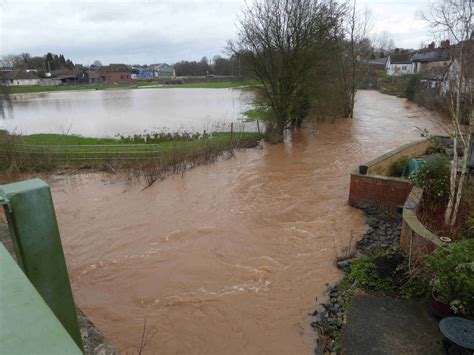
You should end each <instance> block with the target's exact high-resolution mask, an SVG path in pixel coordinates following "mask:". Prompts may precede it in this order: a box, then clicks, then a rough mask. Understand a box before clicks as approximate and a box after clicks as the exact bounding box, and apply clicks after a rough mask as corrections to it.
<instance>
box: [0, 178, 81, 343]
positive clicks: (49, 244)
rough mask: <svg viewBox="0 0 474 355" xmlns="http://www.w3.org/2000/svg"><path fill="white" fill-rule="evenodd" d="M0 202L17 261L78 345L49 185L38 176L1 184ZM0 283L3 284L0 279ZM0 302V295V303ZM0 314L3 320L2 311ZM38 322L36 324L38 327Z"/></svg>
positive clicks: (70, 296) (76, 325)
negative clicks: (37, 177)
mask: <svg viewBox="0 0 474 355" xmlns="http://www.w3.org/2000/svg"><path fill="white" fill-rule="evenodd" d="M0 203H3V205H4V209H5V214H6V216H7V220H8V226H9V229H10V235H11V236H12V239H13V245H14V248H15V254H16V257H17V262H18V265H19V266H20V267H21V269H22V270H23V272H24V273H25V275H26V276H27V277H28V279H29V280H30V282H31V284H32V285H33V286H34V287H35V288H36V290H37V291H38V293H39V294H40V295H41V297H42V298H43V300H44V301H45V302H46V304H47V305H48V306H49V308H50V309H51V310H52V312H53V313H54V315H55V316H56V317H57V319H58V320H59V321H60V322H61V324H62V325H63V327H64V328H65V329H66V331H67V332H68V333H69V335H70V336H71V338H72V339H73V340H74V342H75V343H76V344H77V346H78V347H79V348H80V349H82V341H81V333H80V330H79V325H78V322H77V315H76V309H75V304H74V300H73V296H72V291H71V285H70V283H69V276H68V272H67V268H66V261H65V259H64V253H63V248H62V245H61V239H60V235H59V228H58V223H57V221H56V214H55V212H54V206H53V199H52V197H51V191H50V189H49V186H48V185H47V184H46V183H45V182H44V181H42V180H40V179H33V180H27V181H21V182H17V183H13V184H8V185H1V186H0ZM1 287H2V288H4V285H3V283H2V285H1ZM4 302H5V300H4V299H2V300H1V303H2V304H3V303H4ZM13 303H14V302H13ZM0 316H1V317H2V321H3V315H0ZM41 324H42V323H38V324H37V325H36V326H37V327H38V328H41V327H42V325H41ZM2 328H3V326H2Z"/></svg>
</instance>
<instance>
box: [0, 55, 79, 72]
mask: <svg viewBox="0 0 474 355" xmlns="http://www.w3.org/2000/svg"><path fill="white" fill-rule="evenodd" d="M0 66H1V67H3V68H10V69H19V70H26V69H35V70H37V71H38V72H40V73H48V72H53V71H57V70H64V69H68V70H72V69H74V63H73V61H72V60H70V59H66V58H65V57H64V55H63V54H59V55H58V54H53V53H47V54H45V55H44V56H31V55H30V54H29V53H21V54H10V55H6V56H4V57H3V58H2V59H1V61H0Z"/></svg>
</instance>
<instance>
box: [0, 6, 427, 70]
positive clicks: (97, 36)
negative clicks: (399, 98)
mask: <svg viewBox="0 0 474 355" xmlns="http://www.w3.org/2000/svg"><path fill="white" fill-rule="evenodd" d="M250 1H251V0H250ZM358 2H359V3H360V5H361V6H362V7H363V6H367V7H368V8H369V9H370V10H371V12H372V18H373V31H374V32H382V31H387V32H389V33H390V35H391V37H392V38H393V40H394V41H395V44H396V45H397V46H398V47H405V48H418V47H419V45H420V43H421V42H427V40H428V38H429V29H428V28H427V26H426V24H425V23H424V21H422V20H421V19H419V18H418V17H417V16H416V13H417V11H420V10H421V11H423V10H425V9H426V8H427V7H428V4H429V2H428V0H359V1H358ZM243 4H244V0H219V1H217V0H194V1H192V0H155V1H143V0H142V1H127V0H113V1H112V0H111V1H105V0H94V1H79V0H70V1H68V0H55V1H46V0H23V1H20V0H0V12H1V13H0V51H1V53H0V54H1V55H5V54H12V53H13V54H17V53H21V52H28V53H31V54H32V55H43V54H45V53H47V52H53V53H58V54H59V53H63V54H64V55H65V57H66V58H70V59H72V60H73V61H74V62H75V63H81V64H85V65H87V64H92V62H93V61H94V60H96V59H99V60H100V61H101V62H102V63H103V64H108V63H129V64H150V63H152V62H157V63H160V62H168V63H174V62H176V61H179V60H195V59H200V58H201V57H203V56H207V57H209V58H211V57H213V56H214V55H225V52H224V50H225V45H226V42H227V40H229V39H232V38H233V37H234V36H235V33H236V23H237V16H238V14H239V13H240V11H241V9H242V6H243Z"/></svg>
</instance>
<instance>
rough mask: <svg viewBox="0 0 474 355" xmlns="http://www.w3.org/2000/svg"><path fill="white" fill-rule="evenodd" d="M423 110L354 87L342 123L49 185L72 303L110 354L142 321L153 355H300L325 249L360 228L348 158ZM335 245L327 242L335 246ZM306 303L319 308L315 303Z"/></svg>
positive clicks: (407, 131)
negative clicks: (222, 153) (132, 171)
mask: <svg viewBox="0 0 474 355" xmlns="http://www.w3.org/2000/svg"><path fill="white" fill-rule="evenodd" d="M434 119H435V116H434V114H432V113H431V112H429V111H427V110H424V109H422V108H418V107H416V106H415V105H413V104H410V103H407V102H406V101H405V100H402V99H397V98H394V97H390V96H385V95H381V94H379V93H377V92H371V91H364V92H361V93H360V94H359V96H358V100H357V107H356V115H355V118H354V119H352V120H351V119H341V120H338V121H336V122H335V123H318V124H317V125H315V126H314V127H309V128H307V129H303V130H299V131H296V132H293V133H292V134H291V135H290V136H289V137H288V141H287V142H286V143H285V144H280V145H274V146H269V145H266V146H264V147H262V148H261V149H259V148H257V149H248V150H245V151H241V152H237V154H236V156H235V158H230V159H227V160H225V159H222V160H221V161H219V162H217V163H215V164H211V165H207V166H200V167H197V168H194V169H192V170H191V171H189V172H187V173H185V174H184V176H183V177H181V176H176V177H169V178H167V179H165V180H163V181H161V182H157V183H155V184H154V185H153V186H151V187H150V188H147V189H145V190H143V187H142V186H139V185H130V184H129V185H127V184H126V183H124V182H122V181H121V180H120V179H118V178H117V177H114V176H105V175H79V176H75V177H74V178H68V179H65V178H58V179H57V180H56V181H53V182H52V186H53V196H54V201H55V205H56V210H57V215H58V220H59V224H60V229H61V233H62V239H63V245H64V249H65V253H66V258H67V263H68V267H69V271H70V276H71V281H72V287H73V292H74V296H75V300H76V302H77V303H78V304H79V305H80V306H81V307H82V309H83V310H84V311H85V313H86V314H87V315H88V316H89V317H90V318H91V320H92V321H93V322H94V323H95V324H96V325H97V326H98V327H99V328H100V329H101V330H102V331H103V333H104V334H105V336H106V337H108V339H109V340H110V341H111V342H112V344H114V346H115V347H116V348H117V349H118V350H119V351H120V352H136V351H137V348H138V346H139V344H140V339H141V334H142V329H143V323H144V319H145V317H146V321H147V328H148V329H153V330H156V331H157V332H156V334H155V336H154V337H153V338H152V339H151V340H150V341H149V343H148V345H147V347H146V350H148V351H149V352H150V353H152V352H153V353H159V354H191V353H192V354H235V353H240V354H311V353H312V352H313V351H314V342H315V334H314V332H313V331H312V330H311V327H310V322H311V318H310V317H309V316H308V313H309V312H311V311H312V310H313V309H314V308H315V307H316V306H317V305H318V303H319V302H320V301H322V300H324V297H325V296H324V291H325V289H326V288H327V284H328V283H329V284H330V283H334V282H336V281H337V280H338V279H339V278H340V277H341V274H340V272H339V271H338V270H337V269H336V268H335V267H334V264H333V260H334V257H335V255H336V250H338V249H340V248H342V247H343V246H344V245H347V243H348V242H349V241H350V239H351V233H352V234H353V235H354V236H356V237H357V236H359V235H360V234H361V233H362V232H363V231H364V230H365V228H366V225H365V223H364V217H363V215H362V213H361V212H360V211H358V210H356V209H353V208H351V207H349V206H348V205H347V197H348V187H349V173H350V172H351V171H352V170H353V169H355V168H356V167H357V166H358V165H359V164H360V163H364V162H366V161H368V160H369V159H373V158H375V157H376V156H378V155H380V154H381V153H384V152H386V151H388V150H389V149H392V148H395V147H397V146H399V145H400V144H402V143H406V142H408V141H412V140H415V139H420V135H419V132H418V130H417V129H416V128H415V127H421V128H423V127H426V128H428V129H429V130H430V131H432V132H435V131H436V125H435V123H433V120H434ZM335 245H336V247H335ZM316 298H318V300H316Z"/></svg>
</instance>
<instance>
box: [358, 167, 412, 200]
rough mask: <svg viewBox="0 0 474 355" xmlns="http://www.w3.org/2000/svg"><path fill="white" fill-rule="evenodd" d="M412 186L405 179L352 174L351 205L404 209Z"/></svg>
mask: <svg viewBox="0 0 474 355" xmlns="http://www.w3.org/2000/svg"><path fill="white" fill-rule="evenodd" d="M411 188H412V184H411V183H410V182H409V181H407V180H403V179H399V178H392V177H387V176H375V175H360V174H357V173H353V174H351V182H350V188H349V204H350V205H352V206H354V205H359V204H367V203H368V204H383V205H388V206H395V207H402V206H403V204H404V203H405V201H406V199H407V197H408V195H409V194H410V191H411Z"/></svg>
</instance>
